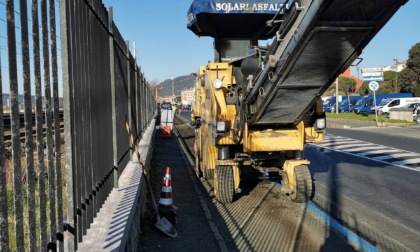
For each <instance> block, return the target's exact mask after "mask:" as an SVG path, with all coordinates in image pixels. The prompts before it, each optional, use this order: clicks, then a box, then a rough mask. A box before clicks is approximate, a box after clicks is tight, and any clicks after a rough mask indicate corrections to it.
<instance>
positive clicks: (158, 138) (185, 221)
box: [141, 132, 219, 251]
mask: <svg viewBox="0 0 420 252" xmlns="http://www.w3.org/2000/svg"><path fill="white" fill-rule="evenodd" d="M166 167H170V169H171V183H172V198H173V200H172V201H173V205H175V206H176V207H178V217H177V223H176V224H175V225H174V226H175V228H176V230H177V233H178V236H177V237H176V238H171V237H169V236H166V235H165V234H163V233H162V232H160V231H159V230H158V229H157V228H155V227H154V218H153V215H154V213H153V212H152V207H151V205H150V201H148V207H147V212H146V214H145V216H144V218H143V221H142V227H141V229H142V238H141V251H157V250H159V251H202V250H203V248H205V250H206V251H218V250H219V246H218V245H217V242H216V241H215V240H214V238H212V237H213V235H212V230H211V227H210V225H209V223H208V219H207V217H206V214H208V213H206V212H205V211H204V210H203V208H202V204H206V201H210V199H209V198H205V197H206V196H203V194H204V193H201V192H202V191H203V190H202V188H200V183H198V182H199V181H197V178H196V177H195V174H194V173H193V172H194V171H193V170H192V168H191V167H190V165H189V164H188V163H187V160H186V158H185V157H184V154H183V153H182V151H181V149H180V146H179V143H178V137H177V135H176V134H172V137H171V138H164V137H162V134H158V132H157V134H156V135H155V147H154V152H153V157H152V165H151V183H152V187H153V192H154V195H155V198H156V201H159V198H160V192H161V189H162V186H163V178H164V176H165V171H166ZM149 199H150V198H149ZM156 204H157V202H156Z"/></svg>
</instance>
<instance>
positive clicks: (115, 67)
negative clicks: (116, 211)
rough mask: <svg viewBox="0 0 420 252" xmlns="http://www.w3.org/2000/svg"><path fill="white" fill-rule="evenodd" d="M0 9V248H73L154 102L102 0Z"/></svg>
mask: <svg viewBox="0 0 420 252" xmlns="http://www.w3.org/2000/svg"><path fill="white" fill-rule="evenodd" d="M2 6H3V7H4V9H3V10H4V12H5V15H4V16H1V15H0V28H2V27H1V25H3V26H4V27H5V29H4V30H5V31H7V34H5V35H3V34H2V33H1V31H0V84H1V85H0V93H2V94H4V93H8V94H7V95H6V96H4V95H2V96H0V251H10V250H12V251H14V250H16V251H46V250H53V251H56V250H57V251H75V250H76V249H77V244H78V243H79V242H81V241H82V238H83V235H85V234H86V230H87V229H89V227H90V224H91V223H92V222H93V218H94V217H95V216H96V214H97V212H98V211H99V210H100V208H101V206H102V204H103V203H104V201H105V199H106V198H107V196H108V195H109V193H110V192H111V190H113V189H114V188H116V187H118V178H119V176H120V174H121V173H122V172H123V169H124V167H125V166H126V165H127V163H128V162H129V161H130V158H131V156H132V155H130V154H132V148H131V146H130V141H129V134H128V131H131V132H132V133H133V134H134V137H135V139H136V144H138V142H139V140H140V139H141V136H142V132H143V130H144V129H145V128H146V126H147V125H148V123H149V122H150V121H151V119H152V117H153V116H154V111H155V109H156V108H155V102H154V100H153V97H152V92H151V90H150V87H149V85H148V83H147V81H146V79H145V77H144V75H143V73H142V72H141V69H140V67H139V66H138V65H137V63H136V59H135V52H134V53H133V54H132V53H131V52H130V49H129V43H128V41H125V40H124V39H123V37H122V36H121V34H120V33H119V31H118V29H117V27H116V25H115V23H114V22H113V19H112V9H110V10H109V11H107V10H106V9H105V7H104V6H103V4H102V1H101V0H40V1H38V0H31V1H29V0H19V1H17V0H0V11H1V10H2V8H1V7H2ZM28 10H29V12H30V15H29V13H28ZM56 10H59V12H57V11H56ZM2 17H5V18H2ZM18 17H19V19H18ZM2 41H7V47H2ZM57 41H58V43H57ZM60 41H61V42H60ZM134 48H135V46H134ZM2 50H3V51H2ZM134 50H135V49H134ZM4 51H6V52H7V53H6V54H4V53H2V52H4ZM60 58H61V61H60ZM60 63H61V64H60ZM6 83H7V84H8V85H6ZM61 92H62V96H63V111H64V121H63V120H62V119H61V118H63V117H62V116H60V115H62V113H63V111H61V109H60V106H59V105H60V103H61V101H60V100H61V97H60V96H61ZM22 95H23V104H22V101H21V100H22V99H20V97H21V96H22ZM3 97H7V100H8V101H7V102H6V101H3V99H4V98H3ZM4 104H6V105H4ZM34 104H35V105H34ZM22 108H23V109H22ZM5 113H6V114H5ZM7 113H10V129H9V128H5V127H4V121H3V119H4V117H5V116H6V115H7V117H8V116H9V115H8V114H7ZM22 114H23V115H24V120H23V121H24V123H23V124H22V122H21V121H22V119H21V117H22V116H21V115H22ZM63 124H64V131H62V130H61V129H62V128H63V127H62V125H63ZM8 135H10V137H8V138H7V140H5V136H8ZM8 139H10V140H8Z"/></svg>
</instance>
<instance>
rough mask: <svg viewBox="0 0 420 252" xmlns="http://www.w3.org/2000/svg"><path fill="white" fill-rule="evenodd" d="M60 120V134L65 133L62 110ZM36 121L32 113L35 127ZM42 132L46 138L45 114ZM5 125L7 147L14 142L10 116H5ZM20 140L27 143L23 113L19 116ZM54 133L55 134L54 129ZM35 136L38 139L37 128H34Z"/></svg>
mask: <svg viewBox="0 0 420 252" xmlns="http://www.w3.org/2000/svg"><path fill="white" fill-rule="evenodd" d="M59 118H60V132H61V133H62V132H64V122H63V121H64V113H63V111H62V110H60V113H59ZM35 121H36V115H35V113H32V123H33V125H35ZM42 124H43V125H42V131H43V134H44V137H45V136H46V131H47V130H46V124H45V114H43V115H42ZM3 125H4V142H5V144H6V146H7V145H8V144H10V143H11V141H12V135H11V134H12V133H11V118H10V114H5V115H3ZM19 126H20V129H19V138H20V141H21V142H25V138H26V136H25V116H24V114H23V113H20V114H19ZM52 130H53V132H54V127H53V128H52ZM32 133H33V136H34V138H35V137H36V133H37V132H36V127H35V126H34V127H33V131H32Z"/></svg>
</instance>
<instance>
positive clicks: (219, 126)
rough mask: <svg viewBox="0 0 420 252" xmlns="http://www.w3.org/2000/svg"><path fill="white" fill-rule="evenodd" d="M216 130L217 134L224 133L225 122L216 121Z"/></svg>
mask: <svg viewBox="0 0 420 252" xmlns="http://www.w3.org/2000/svg"><path fill="white" fill-rule="evenodd" d="M216 130H217V132H226V121H217V123H216Z"/></svg>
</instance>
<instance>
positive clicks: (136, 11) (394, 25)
mask: <svg viewBox="0 0 420 252" xmlns="http://www.w3.org/2000/svg"><path fill="white" fill-rule="evenodd" d="M191 2H192V0H189V1H185V0H176V1H173V0H164V1H139V0H103V3H104V5H105V6H107V7H109V6H112V7H113V11H114V21H115V23H116V24H117V26H118V28H119V30H120V32H121V33H122V35H123V37H124V38H125V39H127V40H129V41H130V44H131V47H133V46H132V42H133V41H135V43H136V54H137V57H138V59H139V60H138V61H139V64H140V66H141V67H142V69H143V72H144V74H145V75H146V78H147V79H148V80H149V82H150V81H157V82H158V83H160V82H162V81H164V80H166V79H170V78H172V77H177V76H181V75H187V74H191V73H193V72H196V71H197V70H198V67H199V66H200V65H205V64H206V63H207V62H208V61H209V60H211V61H213V39H212V38H209V37H201V38H198V37H197V36H196V35H195V34H194V33H193V32H191V31H190V30H188V29H187V11H188V9H189V7H190V5H191ZM419 24H420V1H419V0H410V1H409V2H408V3H406V4H405V5H404V6H402V8H400V10H399V11H398V12H397V13H396V14H395V15H394V16H393V17H392V18H391V20H390V21H389V22H388V23H387V24H386V25H385V27H384V28H383V29H382V30H381V31H380V32H379V33H378V34H377V35H376V37H375V38H374V39H373V40H372V41H371V42H370V44H369V45H368V46H367V47H366V48H365V49H364V51H363V53H362V55H361V56H360V57H362V58H363V61H362V62H361V63H360V64H359V68H360V69H362V68H370V67H382V66H391V65H394V64H395V62H394V60H393V59H398V60H407V58H408V51H409V50H410V48H411V47H412V46H413V45H414V44H416V43H418V42H420V28H419ZM355 69H356V68H354V69H352V74H353V75H355V76H357V71H356V70H355Z"/></svg>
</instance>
